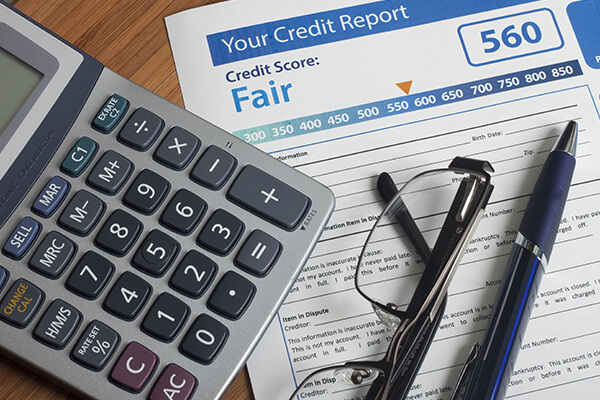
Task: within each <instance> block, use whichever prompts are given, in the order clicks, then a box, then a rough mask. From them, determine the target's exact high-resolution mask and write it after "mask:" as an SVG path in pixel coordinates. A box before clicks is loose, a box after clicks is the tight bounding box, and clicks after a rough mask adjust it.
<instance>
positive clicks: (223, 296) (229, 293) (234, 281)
mask: <svg viewBox="0 0 600 400" xmlns="http://www.w3.org/2000/svg"><path fill="white" fill-rule="evenodd" d="M255 293H256V286H254V284H252V282H250V281H249V280H247V279H246V278H244V277H242V276H240V275H238V274H236V273H235V272H232V271H229V272H226V273H225V275H223V278H221V280H220V281H219V283H218V284H217V287H216V288H215V290H214V291H213V292H212V294H211V295H210V298H209V299H208V306H209V307H210V308H211V309H213V310H214V311H216V312H217V313H219V314H220V315H222V316H224V317H227V318H230V319H238V318H239V317H241V316H242V314H243V313H244V311H246V309H247V308H248V305H249V304H250V302H251V301H252V298H253V297H254V294H255Z"/></svg>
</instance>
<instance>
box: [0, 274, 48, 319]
mask: <svg viewBox="0 0 600 400" xmlns="http://www.w3.org/2000/svg"><path fill="white" fill-rule="evenodd" d="M43 301H44V292H42V291H41V290H40V289H39V288H38V287H37V286H35V285H34V284H32V283H31V282H29V281H26V280H25V279H18V280H16V281H15V283H13V285H12V286H11V287H10V289H9V290H8V292H6V295H4V298H3V299H2V302H1V303H0V318H2V319H3V320H4V321H6V322H8V323H9V324H12V325H15V326H17V327H19V328H23V327H25V326H26V325H27V324H28V323H29V322H30V321H31V319H32V318H33V316H34V315H35V313H36V311H37V310H38V309H39V308H40V305H41V304H42V302H43Z"/></svg>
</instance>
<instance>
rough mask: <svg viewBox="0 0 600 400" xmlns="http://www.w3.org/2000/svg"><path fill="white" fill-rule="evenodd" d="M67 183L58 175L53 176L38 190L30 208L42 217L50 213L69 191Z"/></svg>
mask: <svg viewBox="0 0 600 400" xmlns="http://www.w3.org/2000/svg"><path fill="white" fill-rule="evenodd" d="M69 186H70V185H69V183H68V182H67V181H65V180H64V179H63V178H61V177H60V176H53V177H52V178H51V179H50V180H49V181H48V183H46V186H44V188H43V189H42V190H41V191H40V194H39V195H38V197H37V198H36V199H35V202H34V203H33V206H31V209H32V210H33V212H34V213H36V214H39V215H41V216H42V217H44V218H47V217H49V216H50V215H52V213H53V212H54V210H56V208H57V207H58V205H59V204H60V203H61V201H62V200H63V199H64V198H65V196H66V194H67V192H68V191H69Z"/></svg>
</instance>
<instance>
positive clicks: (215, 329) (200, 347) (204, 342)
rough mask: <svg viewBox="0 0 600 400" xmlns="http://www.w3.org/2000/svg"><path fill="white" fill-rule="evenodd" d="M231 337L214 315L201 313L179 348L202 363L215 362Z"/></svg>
mask: <svg viewBox="0 0 600 400" xmlns="http://www.w3.org/2000/svg"><path fill="white" fill-rule="evenodd" d="M228 337H229V330H228V329H227V328H226V327H225V325H223V324H222V323H220V322H219V321H217V320H216V319H214V318H213V317H211V316H209V315H206V314H200V316H199V317H198V318H196V321H194V324H193V325H192V327H191V328H190V330H189V331H188V332H187V334H186V335H185V338H184V339H183V341H182V343H181V346H180V347H179V350H180V351H181V352H182V353H183V354H184V355H185V356H187V357H190V358H191V359H193V360H195V361H198V362H199V363H201V364H210V363H211V362H213V360H214V359H215V357H216V356H217V354H219V351H221V349H222V348H223V345H224V344H225V342H226V341H227V338H228Z"/></svg>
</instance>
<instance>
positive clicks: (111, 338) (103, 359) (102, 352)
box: [71, 320, 121, 371]
mask: <svg viewBox="0 0 600 400" xmlns="http://www.w3.org/2000/svg"><path fill="white" fill-rule="evenodd" d="M120 340H121V338H120V337H119V334H118V333H117V332H115V331H114V330H113V329H112V328H110V327H109V326H108V325H105V324H103V323H102V322H100V321H98V320H95V321H92V322H90V324H89V325H88V326H87V328H86V329H85V331H84V332H83V334H82V335H81V336H80V337H79V340H78V341H77V344H76V345H75V347H74V348H73V351H72V352H71V358H72V359H73V360H75V362H77V363H79V364H81V365H83V366H85V367H87V368H90V369H93V370H94V371H100V370H101V369H102V368H104V366H105V365H106V363H107V362H108V360H110V358H111V357H112V355H113V353H114V352H115V349H116V348H117V346H118V345H119V342H120Z"/></svg>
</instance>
